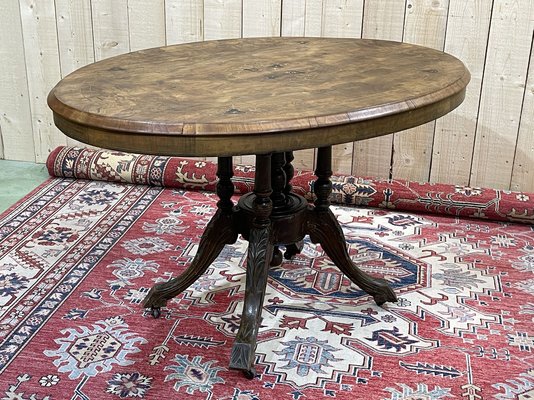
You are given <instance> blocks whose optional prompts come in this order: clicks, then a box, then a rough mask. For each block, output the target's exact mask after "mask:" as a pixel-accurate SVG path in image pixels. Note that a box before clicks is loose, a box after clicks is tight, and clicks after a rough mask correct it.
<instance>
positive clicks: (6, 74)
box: [0, 0, 35, 161]
mask: <svg viewBox="0 0 534 400" xmlns="http://www.w3.org/2000/svg"><path fill="white" fill-rule="evenodd" d="M0 26H1V27H2V28H1V29H2V40H0V63H1V64H0V65H1V70H2V73H0V130H1V132H0V147H1V150H0V158H7V159H11V160H24V161H35V148H34V143H33V127H32V123H31V110H30V102H29V90H28V80H27V76H26V62H25V58H24V42H23V38H22V27H21V19H20V8H19V2H18V1H17V0H3V1H1V2H0ZM30 68H31V66H30Z"/></svg>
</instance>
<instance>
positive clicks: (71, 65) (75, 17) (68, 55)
mask: <svg viewBox="0 0 534 400" xmlns="http://www.w3.org/2000/svg"><path fill="white" fill-rule="evenodd" d="M55 3H56V18H57V33H58V42H59V59H60V65H61V76H66V75H68V74H70V73H71V72H72V71H75V70H77V69H78V68H81V67H83V66H84V65H87V64H90V63H93V62H94V61H95V54H94V47H93V21H92V18H91V1H90V0H56V1H55Z"/></svg>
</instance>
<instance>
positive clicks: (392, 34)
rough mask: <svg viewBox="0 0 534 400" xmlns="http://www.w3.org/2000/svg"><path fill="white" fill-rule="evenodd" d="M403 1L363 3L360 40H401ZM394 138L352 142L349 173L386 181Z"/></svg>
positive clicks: (385, 0)
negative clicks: (362, 38)
mask: <svg viewBox="0 0 534 400" xmlns="http://www.w3.org/2000/svg"><path fill="white" fill-rule="evenodd" d="M405 7H406V4H405V1H399V0H365V5H364V16H363V27H362V37H364V38H366V39H385V40H395V41H398V42H400V41H402V35H403V31H404V12H405ZM392 148H393V135H386V136H380V137H377V138H373V139H369V140H363V141H359V142H355V143H354V150H353V160H352V173H353V174H355V175H360V176H369V177H377V178H388V177H389V174H390V169H391V165H390V164H391V152H392Z"/></svg>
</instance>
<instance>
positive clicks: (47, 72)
mask: <svg viewBox="0 0 534 400" xmlns="http://www.w3.org/2000/svg"><path fill="white" fill-rule="evenodd" d="M20 15H21V21H22V29H23V32H24V33H23V37H24V53H25V59H26V67H27V68H26V69H27V75H28V89H29V93H30V109H31V121H32V126H33V140H34V148H35V160H36V161H37V162H45V161H46V157H47V156H48V154H49V153H50V152H51V151H52V150H53V149H55V148H56V147H57V146H60V145H64V144H66V137H65V135H63V133H61V132H60V131H59V130H58V129H57V128H56V127H55V125H54V122H53V118H52V112H51V111H50V109H49V108H48V106H47V104H46V98H47V96H48V93H49V91H50V90H51V89H52V87H53V86H54V85H55V84H56V83H57V82H58V81H59V80H60V78H61V73H60V65H59V52H58V38H57V28H56V12H55V7H54V0H39V1H37V0H21V1H20Z"/></svg>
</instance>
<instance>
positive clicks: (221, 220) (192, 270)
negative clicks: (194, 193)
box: [143, 210, 237, 318]
mask: <svg viewBox="0 0 534 400" xmlns="http://www.w3.org/2000/svg"><path fill="white" fill-rule="evenodd" d="M233 218H234V215H233V214H230V213H225V212H222V211H221V210H218V211H217V213H216V214H215V215H214V216H213V218H212V219H211V221H210V222H209V224H208V226H207V228H206V231H205V232H204V235H203V236H202V239H200V243H199V246H198V251H197V254H196V255H195V258H194V259H193V261H192V262H191V265H190V266H189V267H188V268H187V269H186V270H185V271H184V273H183V274H181V275H180V276H178V277H176V278H174V279H171V280H170V281H168V282H164V283H157V284H155V285H154V286H153V287H152V288H151V289H150V291H149V292H148V294H147V296H146V297H145V298H144V300H143V307H145V308H150V309H152V315H153V316H154V317H156V318H157V317H158V316H159V314H160V308H161V307H164V306H165V305H166V304H167V300H169V299H172V298H173V297H175V296H176V295H178V294H180V293H181V292H183V291H184V290H185V289H187V288H188V287H189V286H191V285H192V284H193V283H194V282H195V281H196V280H197V279H198V278H199V277H200V276H201V275H202V274H203V273H204V272H205V271H206V269H208V267H209V266H210V265H211V263H212V262H213V261H214V260H215V259H216V258H217V256H218V255H219V253H220V252H221V250H222V249H223V247H224V245H225V244H231V243H235V241H236V240H237V233H236V232H235V230H234V227H233V226H234V224H233ZM156 314H157V316H156Z"/></svg>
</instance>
